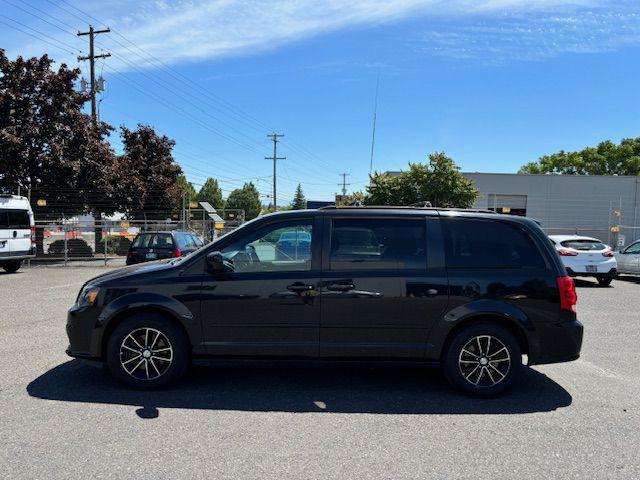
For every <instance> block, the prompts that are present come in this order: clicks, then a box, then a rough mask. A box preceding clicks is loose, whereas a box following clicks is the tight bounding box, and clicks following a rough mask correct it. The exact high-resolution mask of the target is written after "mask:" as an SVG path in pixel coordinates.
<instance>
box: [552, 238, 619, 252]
mask: <svg viewBox="0 0 640 480" xmlns="http://www.w3.org/2000/svg"><path fill="white" fill-rule="evenodd" d="M560 245H562V246H563V247H566V248H573V249H574V250H582V251H585V252H588V251H589V250H604V249H605V248H607V247H606V245H605V244H604V243H602V242H598V241H594V240H565V241H564V242H560Z"/></svg>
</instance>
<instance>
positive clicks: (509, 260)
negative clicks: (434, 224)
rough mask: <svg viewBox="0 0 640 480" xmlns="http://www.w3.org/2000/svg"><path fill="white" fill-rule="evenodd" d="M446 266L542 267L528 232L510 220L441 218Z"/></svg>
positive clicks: (541, 261)
mask: <svg viewBox="0 0 640 480" xmlns="http://www.w3.org/2000/svg"><path fill="white" fill-rule="evenodd" d="M442 224H443V227H444V238H445V252H446V256H447V266H448V267H449V268H545V266H546V265H545V262H544V259H543V258H542V255H541V254H540V251H539V250H538V247H537V246H536V244H535V242H534V241H533V239H532V238H531V237H530V235H529V234H528V233H527V232H526V231H525V230H524V229H523V228H522V227H520V226H519V225H517V224H515V223H511V222H501V221H497V220H489V219H479V218H443V219H442Z"/></svg>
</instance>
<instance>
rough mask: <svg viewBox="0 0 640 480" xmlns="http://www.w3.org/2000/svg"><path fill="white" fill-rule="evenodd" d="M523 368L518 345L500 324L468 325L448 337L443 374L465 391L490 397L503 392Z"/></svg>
mask: <svg viewBox="0 0 640 480" xmlns="http://www.w3.org/2000/svg"><path fill="white" fill-rule="evenodd" d="M521 367H522V354H521V350H520V346H519V345H518V342H517V340H516V339H515V338H514V336H513V335H512V334H511V333H510V332H509V331H508V330H506V329H504V328H502V327H501V326H499V325H494V324H491V323H480V324H477V325H470V326H468V327H466V328H464V329H463V330H461V331H460V332H458V333H457V334H456V335H455V337H454V338H453V339H452V340H451V343H450V344H449V348H448V350H447V352H446V353H445V356H444V364H443V368H444V373H445V375H446V377H447V379H448V380H449V382H450V383H451V384H452V385H453V386H455V387H456V388H458V389H460V390H462V391H463V392H464V393H466V394H469V395H473V396H479V397H489V396H493V395H497V394H500V393H502V392H503V391H505V390H506V389H507V388H509V387H510V386H511V384H512V383H513V382H514V380H515V379H516V377H517V375H518V373H519V371H520V369H521Z"/></svg>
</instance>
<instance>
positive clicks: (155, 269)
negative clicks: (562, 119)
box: [67, 207, 583, 396]
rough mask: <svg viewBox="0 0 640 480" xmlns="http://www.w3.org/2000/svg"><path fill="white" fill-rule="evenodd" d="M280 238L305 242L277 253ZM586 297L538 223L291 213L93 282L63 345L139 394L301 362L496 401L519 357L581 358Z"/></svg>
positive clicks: (360, 212)
mask: <svg viewBox="0 0 640 480" xmlns="http://www.w3.org/2000/svg"><path fill="white" fill-rule="evenodd" d="M284 234H286V235H285V236H287V237H290V238H292V239H293V240H292V241H293V242H294V243H295V241H296V239H299V241H300V243H301V245H299V246H296V245H293V244H292V245H289V246H288V247H287V248H286V249H278V246H277V244H278V239H280V238H282V236H283V235H284ZM309 242H310V244H309ZM303 243H304V244H303ZM298 247H300V248H298ZM576 300H577V297H576V292H575V288H574V284H573V280H572V279H571V278H569V277H568V276H567V274H566V270H565V268H564V266H563V265H562V263H561V261H560V259H559V257H558V254H557V253H556V251H555V249H554V248H553V246H552V245H551V243H550V242H549V241H548V239H547V238H546V236H545V234H544V232H543V231H542V230H541V229H540V227H539V226H538V225H537V224H536V223H535V222H533V221H531V220H529V219H527V218H522V217H515V216H513V217H512V216H508V215H498V214H493V213H488V212H478V211H460V210H458V211H455V210H443V209H428V208H374V207H367V208H365V207H348V208H324V209H320V210H314V211H309V210H306V211H305V210H302V211H289V212H281V213H275V214H271V215H266V216H264V217H260V218H258V219H256V220H253V221H251V222H248V223H246V224H245V225H244V226H243V227H241V228H239V229H237V230H236V231H234V232H232V233H230V234H228V235H226V236H224V237H222V238H220V239H219V240H218V241H216V242H214V243H212V244H210V245H208V246H207V247H205V248H202V249H200V250H198V251H196V252H194V253H193V254H191V255H188V256H186V257H182V258H177V259H173V260H168V261H158V262H152V263H147V264H143V265H139V266H133V267H127V268H124V269H122V270H117V271H112V272H109V273H106V274H104V275H101V276H99V277H96V278H94V279H93V280H90V281H89V282H87V283H86V284H85V285H84V286H83V287H82V289H81V291H80V293H79V294H78V297H77V300H76V302H75V304H74V305H73V306H72V307H71V309H70V311H69V314H68V321H67V334H68V337H69V341H70V345H69V348H68V350H67V353H68V354H69V355H71V356H72V357H77V358H82V359H86V360H90V361H92V363H95V361H99V362H102V363H103V364H106V365H107V367H108V368H109V370H110V371H111V373H112V374H113V375H114V376H115V377H116V378H118V379H119V380H121V381H122V382H124V383H125V384H128V385H129V386H132V387H135V388H157V387H162V386H165V385H168V384H170V383H172V382H175V381H176V380H178V379H179V378H180V377H182V376H183V375H184V374H185V372H186V371H187V368H188V366H189V365H190V364H192V363H198V364H213V363H216V362H220V361H225V362H229V361H230V360H240V361H246V360H251V361H261V360H269V361H271V362H272V361H274V360H279V359H280V360H284V359H287V360H292V359H297V360H307V361H315V362H337V361H341V362H346V361H359V362H362V361H378V362H379V361H384V362H385V363H396V364H399V365H406V364H407V362H411V363H415V364H419V365H425V366H441V367H442V369H443V371H444V373H445V376H446V377H447V379H448V380H449V381H450V383H451V384H452V385H454V386H455V387H457V388H458V389H460V390H461V391H463V392H465V393H468V394H471V395H477V396H490V395H495V394H498V393H500V392H502V391H504V390H505V389H507V388H508V387H509V386H510V385H511V384H512V383H513V382H514V381H515V379H516V378H517V376H518V373H519V371H520V369H521V366H522V364H523V359H524V358H526V359H527V362H528V364H529V365H534V364H541V363H553V362H565V361H570V360H575V359H577V358H578V357H579V354H580V348H581V344H582V331H583V327H582V325H581V323H580V322H579V321H578V320H577V319H576V312H575V308H574V307H575V304H576ZM525 355H526V357H525Z"/></svg>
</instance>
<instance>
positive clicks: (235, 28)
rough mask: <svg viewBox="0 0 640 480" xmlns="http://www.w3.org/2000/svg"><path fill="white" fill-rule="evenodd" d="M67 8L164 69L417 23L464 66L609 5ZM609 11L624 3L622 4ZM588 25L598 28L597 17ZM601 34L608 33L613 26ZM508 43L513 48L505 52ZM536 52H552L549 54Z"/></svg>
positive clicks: (178, 2)
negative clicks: (498, 42)
mask: <svg viewBox="0 0 640 480" xmlns="http://www.w3.org/2000/svg"><path fill="white" fill-rule="evenodd" d="M70 1H71V2H74V4H75V5H77V6H78V7H79V8H81V9H83V10H84V11H86V12H88V13H89V14H90V15H93V16H94V17H97V18H99V19H101V20H102V21H103V22H105V23H106V24H108V25H109V26H111V27H113V28H114V29H115V30H116V31H118V32H120V33H122V34H124V35H125V36H126V37H127V38H128V39H130V40H132V41H133V42H134V43H135V44H136V45H138V46H139V47H141V48H142V49H144V50H146V51H148V52H150V53H151V54H152V55H154V56H156V57H159V58H162V59H163V61H164V62H166V63H179V62H188V61H200V60H210V59H217V58H221V57H225V56H231V55H247V54H257V53H260V52H263V51H267V50H272V49H275V48H277V47H279V46H282V45H284V44H288V43H291V42H295V41H298V40H301V39H305V38H309V37H313V36H317V35H320V34H325V33H329V32H332V31H336V30H340V29H345V28H350V27H351V28H353V27H366V26H374V25H380V24H385V23H392V22H397V21H400V20H403V19H408V18H413V17H417V16H421V17H424V18H426V19H428V22H426V24H429V25H432V27H431V28H429V29H427V31H426V33H425V34H424V36H423V37H422V40H423V41H424V45H425V46H426V48H428V49H429V50H431V51H433V52H436V53H438V54H442V55H450V56H454V57H462V58H465V57H469V56H474V55H480V54H482V52H483V51H485V50H486V51H491V49H492V48H493V43H492V39H493V38H495V37H498V36H500V37H501V38H502V39H503V40H504V39H506V40H504V41H503V42H502V43H503V45H502V46H501V48H502V49H503V50H505V49H506V50H509V49H513V50H517V48H518V45H519V42H524V44H525V46H526V45H528V44H529V43H531V44H533V43H536V42H538V43H539V40H540V36H543V35H545V34H547V33H549V30H548V28H553V29H554V30H553V31H554V32H555V31H559V32H569V33H570V32H571V31H572V29H575V28H579V27H580V26H584V25H585V22H584V19H583V18H579V17H572V15H574V14H575V12H579V11H582V10H584V9H587V8H595V7H598V6H601V5H608V4H609V0H395V1H393V0H155V1H152V2H141V1H138V0H101V1H98V0H91V1H86V0H85V1H81V0H70ZM615 3H617V4H620V3H625V0H622V1H620V0H618V1H617V2H615ZM63 5H64V4H61V5H60V8H59V9H56V10H54V11H52V12H51V14H52V15H53V16H55V17H57V18H61V19H62V20H63V21H66V22H68V23H72V24H73V25H75V26H76V28H79V27H85V25H80V23H81V22H79V19H78V18H77V17H74V16H72V15H70V11H69V7H68V6H67V7H64V6H63ZM72 13H76V14H78V12H72ZM79 15H80V16H83V15H82V14H79ZM539 15H543V17H539ZM552 15H557V16H556V17H552ZM496 18H497V19H504V21H505V22H507V23H505V25H504V26H503V27H500V26H498V27H496V26H495V25H490V26H486V25H485V24H484V23H483V22H485V21H487V20H490V19H496ZM529 18H531V19H533V24H529V21H528V19H529ZM540 18H545V19H547V20H544V22H547V21H548V22H551V23H550V25H551V26H547V25H546V24H543V23H541V21H540V20H539V19H540ZM469 19H471V21H476V22H477V23H475V24H468V23H466V24H464V25H462V26H461V25H459V24H456V22H463V23H464V22H469ZM572 19H575V20H576V24H577V27H576V26H575V25H572V24H571V23H570V21H571V20H572ZM592 20H593V21H595V22H598V21H600V19H598V18H596V17H593V19H592ZM88 21H89V20H88V19H87V22H88ZM434 25H435V26H436V28H434V27H433V26H434ZM438 25H439V27H438ZM589 26H590V25H589ZM605 26H608V27H613V25H612V24H607V25H605ZM38 28H42V29H43V30H44V29H47V26H45V25H42V24H38ZM47 30H50V31H47V33H48V34H49V35H54V36H55V37H56V38H58V39H60V40H64V41H66V42H74V41H75V42H76V43H74V45H78V48H80V46H82V45H84V43H83V42H82V41H79V40H78V39H75V40H73V39H69V37H68V36H65V35H64V34H62V33H61V32H58V31H55V30H51V29H50V28H48V29H47ZM509 39H512V40H509ZM556 39H557V40H558V41H561V42H565V41H568V40H570V39H568V38H565V37H564V36H563V35H562V34H560V36H558V37H556ZM114 40H120V41H122V39H120V38H119V37H117V35H114V34H111V35H109V36H103V37H101V38H99V42H100V44H101V45H103V46H106V47H108V48H109V50H111V51H112V52H113V53H115V54H116V57H114V58H113V59H110V61H109V63H110V65H111V66H112V67H114V66H117V67H118V68H121V69H128V68H131V67H129V66H127V65H124V64H122V62H120V63H118V57H117V55H122V56H125V57H127V58H128V59H130V60H133V58H132V55H131V52H130V51H127V50H126V49H125V48H123V47H121V46H119V45H117V44H115V43H114ZM509 41H512V43H513V44H512V45H509ZM577 41H580V39H577V40H576V42H577ZM78 42H79V43H78ZM576 42H572V41H569V42H568V43H569V44H571V45H573V46H570V47H569V49H570V50H579V49H580V48H582V47H581V46H579V45H575V44H576ZM469 43H470V45H468V46H467V44H469ZM595 43H596V42H595V41H592V42H590V43H589V42H588V43H586V44H585V45H586V46H585V47H584V48H586V49H587V50H588V49H589V48H590V46H594V45H595ZM22 47H23V48H22V50H27V51H28V50H34V49H37V48H38V47H43V45H42V44H37V43H31V44H30V45H29V46H28V47H26V48H24V47H25V46H22ZM542 48H543V49H547V50H548V51H551V50H553V49H549V47H548V46H543V47H542ZM43 49H44V50H47V48H43ZM560 49H562V47H561V48H560ZM29 53H30V52H29ZM69 59H71V57H70V58H69ZM135 61H136V63H137V65H138V66H148V64H147V65H145V63H144V61H142V60H141V59H135Z"/></svg>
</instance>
